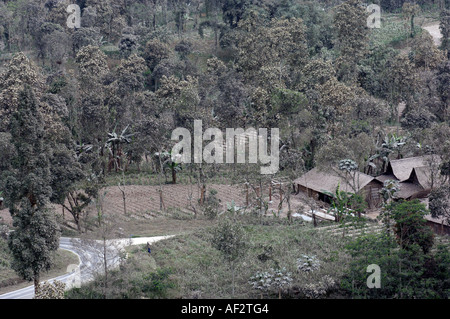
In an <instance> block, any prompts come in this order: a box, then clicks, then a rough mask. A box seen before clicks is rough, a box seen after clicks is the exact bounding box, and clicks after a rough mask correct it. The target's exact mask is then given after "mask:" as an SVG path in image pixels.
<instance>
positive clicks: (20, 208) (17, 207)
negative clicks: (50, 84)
mask: <svg viewBox="0 0 450 319" xmlns="http://www.w3.org/2000/svg"><path fill="white" fill-rule="evenodd" d="M37 103H38V102H37V100H36V98H35V96H34V94H33V91H32V89H31V88H30V87H29V86H25V89H24V90H23V91H21V92H20V94H19V104H18V109H17V112H16V113H14V114H13V119H12V123H11V142H12V144H13V145H14V146H15V149H16V154H17V155H16V157H15V159H14V160H13V163H12V167H11V168H12V169H11V170H10V171H8V172H6V173H5V174H4V176H3V178H5V180H6V182H5V185H4V190H5V197H6V204H7V206H8V208H9V210H10V213H11V215H12V218H13V226H14V227H15V231H14V232H13V233H12V234H11V236H10V238H9V240H8V245H9V248H10V249H11V252H12V255H13V262H12V267H13V269H14V270H15V271H16V272H17V273H18V274H19V275H20V276H21V277H22V278H24V279H25V280H33V281H34V286H35V292H37V291H38V289H39V278H40V274H41V273H42V272H43V271H47V270H49V269H50V267H51V266H52V261H53V252H54V251H56V250H57V249H58V246H59V226H58V224H57V222H56V220H55V215H54V213H53V212H52V211H51V210H50V209H49V208H48V204H49V201H50V197H51V195H52V188H51V186H50V185H51V181H52V175H51V171H50V157H51V151H52V150H51V149H50V147H49V145H48V143H47V141H48V140H47V139H46V134H45V131H44V123H43V118H42V116H41V114H40V112H39V110H38V105H37Z"/></svg>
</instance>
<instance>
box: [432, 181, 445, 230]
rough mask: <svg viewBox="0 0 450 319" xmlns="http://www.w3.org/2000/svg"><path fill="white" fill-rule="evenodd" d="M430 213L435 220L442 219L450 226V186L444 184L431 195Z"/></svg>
mask: <svg viewBox="0 0 450 319" xmlns="http://www.w3.org/2000/svg"><path fill="white" fill-rule="evenodd" d="M429 199H430V212H431V216H433V217H435V218H439V217H440V218H442V219H443V220H445V221H447V223H449V224H450V185H449V184H444V185H442V186H440V187H437V188H435V189H433V190H432V191H431V193H430V197H429Z"/></svg>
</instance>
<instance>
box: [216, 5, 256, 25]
mask: <svg viewBox="0 0 450 319" xmlns="http://www.w3.org/2000/svg"><path fill="white" fill-rule="evenodd" d="M249 4H250V1H249V0H223V1H222V14H223V20H224V22H225V23H227V24H228V25H229V26H230V28H235V27H237V26H238V23H239V21H241V19H242V17H243V16H244V13H245V10H246V9H247V7H248V5H249Z"/></svg>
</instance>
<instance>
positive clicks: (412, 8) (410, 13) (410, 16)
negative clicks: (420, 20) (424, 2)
mask: <svg viewBox="0 0 450 319" xmlns="http://www.w3.org/2000/svg"><path fill="white" fill-rule="evenodd" d="M419 13H420V7H419V6H418V5H417V4H415V3H409V2H405V3H404V4H403V7H402V14H403V17H404V19H405V20H407V21H409V22H410V26H411V28H410V36H411V38H414V36H415V34H416V30H415V26H414V18H415V17H416V15H417V14H419Z"/></svg>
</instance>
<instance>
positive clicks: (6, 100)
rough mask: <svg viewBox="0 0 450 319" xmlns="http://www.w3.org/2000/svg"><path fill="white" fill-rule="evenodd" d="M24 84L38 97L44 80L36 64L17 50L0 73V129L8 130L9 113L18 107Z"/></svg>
mask: <svg viewBox="0 0 450 319" xmlns="http://www.w3.org/2000/svg"><path fill="white" fill-rule="evenodd" d="M25 85H29V86H30V87H31V88H32V89H33V91H34V94H35V95H36V96H37V97H39V95H40V94H42V91H43V88H44V80H43V79H42V76H41V75H40V74H39V72H38V69H37V67H36V65H35V64H34V63H32V62H31V61H30V60H29V59H28V57H27V56H26V55H25V54H24V53H22V52H19V53H17V54H15V55H14V57H13V58H12V59H11V61H9V63H8V64H7V65H6V67H5V69H4V71H3V72H1V74H0V117H1V119H2V120H1V121H0V131H2V132H6V131H8V130H9V124H10V120H11V114H13V113H14V112H15V111H16V109H17V107H18V101H19V94H20V92H21V91H22V90H23V88H24V86H25Z"/></svg>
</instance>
